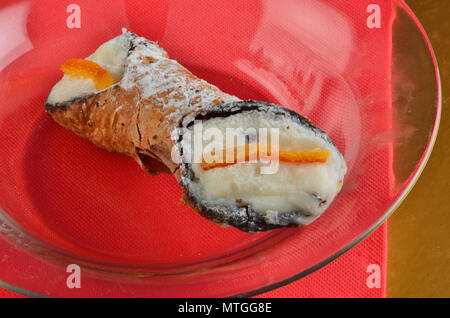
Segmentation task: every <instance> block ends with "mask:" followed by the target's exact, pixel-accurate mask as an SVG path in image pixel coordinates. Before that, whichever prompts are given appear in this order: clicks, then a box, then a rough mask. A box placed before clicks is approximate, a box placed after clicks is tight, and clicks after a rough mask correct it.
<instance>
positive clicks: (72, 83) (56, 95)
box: [47, 33, 130, 104]
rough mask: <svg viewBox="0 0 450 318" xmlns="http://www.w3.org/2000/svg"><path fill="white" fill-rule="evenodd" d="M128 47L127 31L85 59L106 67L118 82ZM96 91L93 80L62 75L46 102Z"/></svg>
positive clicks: (123, 68) (67, 98)
mask: <svg viewBox="0 0 450 318" xmlns="http://www.w3.org/2000/svg"><path fill="white" fill-rule="evenodd" d="M129 47H130V36H129V33H124V34H122V35H120V36H118V37H115V38H114V39H112V40H109V41H108V42H106V43H104V44H102V45H101V46H100V47H99V48H98V49H97V50H96V51H95V52H94V53H93V54H92V55H90V56H89V57H87V58H86V60H89V61H92V62H95V63H97V64H98V65H100V66H101V67H103V68H104V69H106V70H107V71H108V72H109V73H110V74H111V77H112V79H113V81H114V82H118V81H120V79H121V78H122V76H123V73H124V71H125V67H126V61H127V54H128V50H129ZM96 91H97V89H96V87H95V83H94V81H93V80H91V79H82V78H74V77H72V76H69V75H64V76H63V78H62V79H61V80H60V81H59V82H58V83H56V85H55V86H54V87H53V89H52V90H51V92H50V94H49V96H48V99H47V103H49V104H57V103H63V102H66V101H69V100H71V99H74V98H76V97H81V96H85V95H89V94H93V93H95V92H96Z"/></svg>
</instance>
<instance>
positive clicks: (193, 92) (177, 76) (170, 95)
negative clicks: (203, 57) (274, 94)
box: [119, 32, 239, 120]
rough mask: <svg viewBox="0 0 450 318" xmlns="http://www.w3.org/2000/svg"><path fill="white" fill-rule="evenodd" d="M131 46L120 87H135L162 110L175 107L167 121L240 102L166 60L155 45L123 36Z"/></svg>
mask: <svg viewBox="0 0 450 318" xmlns="http://www.w3.org/2000/svg"><path fill="white" fill-rule="evenodd" d="M122 36H125V37H129V39H130V41H131V46H130V50H129V55H128V58H127V67H126V70H125V74H124V76H123V78H122V80H121V81H120V83H119V85H120V86H121V87H122V88H124V89H126V90H131V89H133V88H134V87H136V88H137V89H138V91H139V93H140V99H141V100H146V99H149V100H150V101H151V103H152V104H153V105H156V106H162V107H163V109H169V108H174V111H172V112H171V113H170V114H169V115H168V120H170V119H172V118H173V119H175V118H179V117H182V116H184V115H186V114H188V113H190V112H193V111H196V110H200V109H201V110H206V109H208V108H211V107H215V106H217V105H218V104H220V103H222V102H225V103H228V102H231V101H236V100H239V99H238V98H237V97H235V96H231V95H228V94H225V93H223V92H221V91H220V90H219V89H218V88H217V87H215V86H213V85H211V84H209V83H207V82H206V81H203V80H200V79H198V78H197V77H195V76H193V75H192V74H191V73H190V72H189V71H188V70H187V69H185V68H184V67H183V66H182V65H180V64H179V63H178V62H177V61H175V60H172V59H169V57H168V55H167V53H166V51H165V50H164V49H163V48H161V47H160V46H159V45H158V44H157V43H155V42H152V41H149V40H147V39H145V38H142V37H138V36H136V35H134V34H133V33H129V32H127V33H124V34H123V35H122Z"/></svg>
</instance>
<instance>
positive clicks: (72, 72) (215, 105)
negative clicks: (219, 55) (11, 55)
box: [45, 31, 346, 232]
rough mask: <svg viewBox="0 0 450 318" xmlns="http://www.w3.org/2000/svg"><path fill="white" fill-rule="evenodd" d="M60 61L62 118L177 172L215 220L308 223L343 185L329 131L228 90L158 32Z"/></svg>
mask: <svg viewBox="0 0 450 318" xmlns="http://www.w3.org/2000/svg"><path fill="white" fill-rule="evenodd" d="M61 70H62V71H63V72H64V75H63V78H62V79H61V80H60V81H59V82H58V83H57V84H56V85H55V86H54V87H53V88H52V90H51V91H50V94H49V96H48V98H47V100H46V103H45V109H46V111H47V113H48V114H49V115H50V116H51V117H52V118H53V119H54V120H55V121H57V122H58V123H59V124H61V125H62V126H64V127H66V128H68V129H70V130H72V131H73V132H74V133H76V134H78V135H79V136H81V137H83V138H86V139H88V140H89V141H91V142H93V143H95V144H96V145H98V146H99V147H102V148H104V149H106V150H108V151H111V152H115V153H119V154H122V155H124V156H127V157H130V158H133V159H134V160H135V161H136V162H137V163H138V164H139V165H140V166H141V167H142V169H144V170H145V171H147V172H149V173H150V174H158V173H170V174H172V175H173V176H174V177H175V178H176V179H177V181H178V182H179V183H180V185H181V186H182V189H183V201H184V202H185V203H186V204H188V205H190V206H191V207H192V208H193V209H194V210H195V211H197V212H198V213H200V214H201V215H202V216H204V217H206V218H208V219H210V220H212V221H214V222H216V223H219V224H221V225H224V226H227V225H228V226H234V227H237V228H239V229H241V230H243V231H247V232H257V231H265V230H271V229H275V228H279V227H287V226H298V225H307V224H309V223H311V222H312V221H314V220H315V219H316V218H317V217H319V216H320V215H321V214H322V213H323V212H324V211H325V209H326V208H327V207H328V206H329V205H330V204H331V202H332V201H333V199H334V198H335V196H336V195H337V194H338V192H339V190H340V189H341V187H342V183H343V178H344V175H345V173H346V165H345V161H344V159H343V157H342V155H341V154H340V152H339V151H338V149H337V148H336V146H335V145H334V144H333V142H332V141H331V140H330V138H329V137H328V136H327V134H326V133H325V132H323V131H322V130H321V129H319V128H317V127H315V126H314V125H313V124H312V123H311V122H310V121H309V120H307V119H306V118H304V117H302V116H300V115H299V114H297V113H295V112H293V111H290V110H288V109H286V108H283V107H281V106H277V105H274V104H269V103H265V102H259V101H252V100H249V101H242V100H240V99H239V98H237V97H235V96H232V95H229V94H226V93H224V92H222V91H221V90H220V89H219V88H217V87H216V86H214V85H211V84H209V83H207V82H206V81H204V80H202V79H199V78H198V77H196V76H195V75H193V74H192V73H191V72H189V71H188V70H187V69H186V68H184V67H183V66H182V65H180V64H179V63H178V62H177V61H175V60H173V59H170V58H169V56H168V54H167V53H166V51H165V50H164V49H163V48H161V47H160V46H159V45H158V44H157V43H155V42H152V41H149V40H147V39H145V38H142V37H139V36H137V35H135V34H133V33H130V32H126V31H124V33H123V34H122V35H120V36H118V37H116V38H114V39H112V40H110V41H108V42H106V43H104V44H102V45H101V46H100V47H99V48H98V49H97V50H96V51H95V52H94V53H93V54H92V55H90V56H89V57H87V58H86V59H69V60H67V61H66V62H65V63H64V64H63V65H62V66H61Z"/></svg>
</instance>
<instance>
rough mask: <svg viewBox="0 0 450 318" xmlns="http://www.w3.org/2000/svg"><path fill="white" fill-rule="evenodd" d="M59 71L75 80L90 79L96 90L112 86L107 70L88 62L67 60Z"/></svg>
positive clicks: (112, 82)
mask: <svg viewBox="0 0 450 318" xmlns="http://www.w3.org/2000/svg"><path fill="white" fill-rule="evenodd" d="M60 69H61V71H63V72H64V74H67V75H70V76H73V77H75V78H84V79H89V78H90V79H92V80H93V81H94V83H95V87H96V88H97V90H103V89H105V88H107V87H109V86H111V85H112V84H114V81H113V79H112V77H111V74H109V72H108V71H107V70H105V69H104V68H103V67H101V66H100V65H98V64H97V63H95V62H92V61H89V60H82V59H68V60H67V61H65V62H64V64H63V65H61V68H60Z"/></svg>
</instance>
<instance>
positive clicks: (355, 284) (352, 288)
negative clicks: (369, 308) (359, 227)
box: [0, 223, 387, 298]
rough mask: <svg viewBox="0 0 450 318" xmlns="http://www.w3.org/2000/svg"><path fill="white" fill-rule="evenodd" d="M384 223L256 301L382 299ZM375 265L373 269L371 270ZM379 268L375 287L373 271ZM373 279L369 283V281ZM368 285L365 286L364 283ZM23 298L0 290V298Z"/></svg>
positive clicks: (384, 267) (385, 247) (384, 272)
mask: <svg viewBox="0 0 450 318" xmlns="http://www.w3.org/2000/svg"><path fill="white" fill-rule="evenodd" d="M386 256H387V223H384V224H383V225H382V226H381V227H379V228H378V229H377V230H376V231H375V232H374V233H373V234H371V235H370V236H369V237H368V238H367V239H365V240H364V241H362V242H361V243H360V244H358V245H357V246H356V247H354V248H353V249H351V250H350V251H349V252H347V253H346V254H344V255H342V256H341V257H339V258H338V259H337V260H335V261H333V262H331V263H330V264H328V265H326V266H325V267H323V268H321V269H319V270H317V271H316V272H314V273H312V274H310V275H308V276H306V277H304V278H302V279H300V280H297V281H295V282H293V283H290V284H288V285H286V286H283V287H280V288H277V289H275V290H272V291H270V292H267V293H264V294H261V295H259V296H258V297H269V298H272V297H273V298H277V297H287V298H297V297H385V296H386V269H387V268H386V259H387V258H386ZM374 265H375V267H374ZM376 266H379V268H380V276H379V283H380V285H379V286H378V285H377V284H376V281H374V280H373V279H377V278H378V277H375V276H373V275H377V273H376V272H375V271H376V269H375V271H374V268H376ZM372 278H373V279H372ZM368 282H369V283H368ZM16 297H23V296H22V295H20V294H17V293H14V292H12V291H9V290H6V289H2V288H0V298H16Z"/></svg>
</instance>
